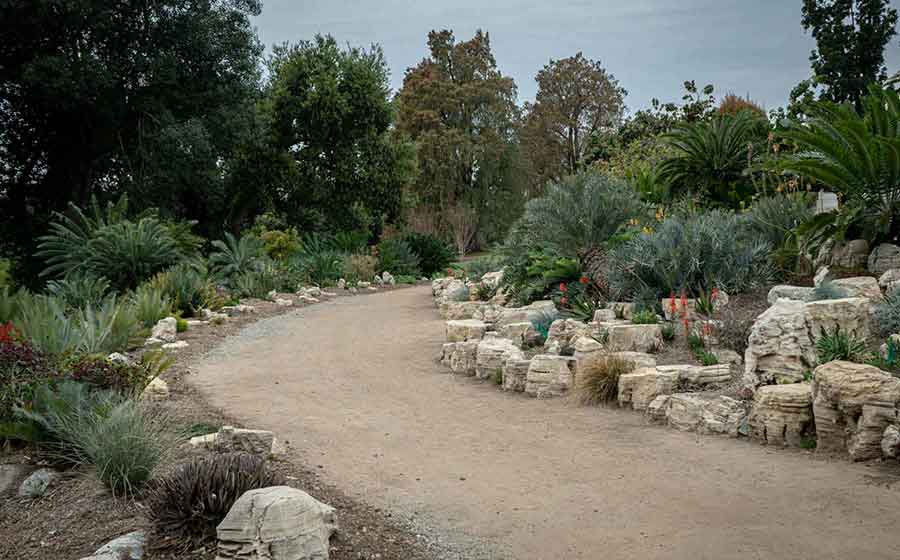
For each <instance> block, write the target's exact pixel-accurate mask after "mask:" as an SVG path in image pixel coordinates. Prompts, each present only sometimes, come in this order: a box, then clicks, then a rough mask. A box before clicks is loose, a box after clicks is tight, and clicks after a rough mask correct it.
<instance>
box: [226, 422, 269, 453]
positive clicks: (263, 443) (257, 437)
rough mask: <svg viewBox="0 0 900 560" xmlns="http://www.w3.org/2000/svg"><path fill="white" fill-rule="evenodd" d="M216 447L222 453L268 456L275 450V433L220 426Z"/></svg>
mask: <svg viewBox="0 0 900 560" xmlns="http://www.w3.org/2000/svg"><path fill="white" fill-rule="evenodd" d="M216 447H217V448H218V449H219V451H221V452H223V453H235V452H243V453H252V454H254V455H263V456H269V455H273V454H275V452H276V447H275V434H274V433H272V432H270V431H268V430H245V429H242V428H235V427H233V426H222V427H221V428H219V431H218V435H217V437H216Z"/></svg>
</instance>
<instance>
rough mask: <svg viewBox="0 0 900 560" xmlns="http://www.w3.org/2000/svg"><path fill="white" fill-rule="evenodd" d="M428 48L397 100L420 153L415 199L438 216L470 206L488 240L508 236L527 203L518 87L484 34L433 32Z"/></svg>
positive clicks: (401, 125) (404, 128)
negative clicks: (460, 37) (459, 36)
mask: <svg viewBox="0 0 900 560" xmlns="http://www.w3.org/2000/svg"><path fill="white" fill-rule="evenodd" d="M428 47H429V49H430V53H431V55H430V56H429V57H427V58H425V59H424V60H422V61H421V62H420V63H419V64H418V65H417V66H416V67H414V68H410V69H409V70H407V72H406V76H405V77H404V80H403V87H402V89H401V90H400V92H399V93H398V94H397V97H396V104H397V108H398V119H397V127H398V130H399V132H401V133H402V134H405V135H408V136H409V137H410V138H412V139H413V140H414V141H415V143H416V147H417V153H418V168H419V174H418V177H417V180H416V183H415V194H416V195H417V196H418V199H419V200H420V201H421V203H422V204H425V205H427V206H429V207H431V208H433V209H437V210H441V209H446V208H450V207H454V206H456V205H459V204H463V205H467V206H471V207H473V208H474V209H475V211H476V212H477V215H478V216H479V223H480V228H481V232H480V233H481V234H482V237H485V236H487V237H491V236H499V235H502V234H503V233H504V231H501V230H505V227H506V225H507V224H508V223H509V222H510V221H511V220H512V219H514V215H515V214H516V213H517V210H518V209H519V208H521V204H522V201H521V197H520V195H519V191H518V189H520V181H519V180H518V176H517V173H519V170H520V165H519V157H518V148H517V138H516V125H517V120H518V108H517V106H516V85H515V82H514V81H513V80H512V78H509V77H507V76H504V75H502V74H501V73H500V71H499V70H498V69H497V62H496V60H495V59H494V55H493V53H492V51H491V42H490V37H489V35H488V34H487V33H484V32H482V31H481V30H479V31H477V32H476V33H475V36H474V37H473V38H472V39H470V40H469V41H462V42H457V41H456V39H455V37H454V36H453V32H452V31H448V30H443V31H432V32H431V33H429V34H428Z"/></svg>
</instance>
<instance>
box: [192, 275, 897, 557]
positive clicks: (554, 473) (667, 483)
mask: <svg viewBox="0 0 900 560" xmlns="http://www.w3.org/2000/svg"><path fill="white" fill-rule="evenodd" d="M443 330H444V327H443V321H441V320H440V318H439V317H438V314H437V312H436V311H435V309H434V308H433V307H432V305H431V298H430V294H429V292H428V288H427V287H419V288H414V289H407V290H398V291H394V292H387V293H382V294H377V295H372V296H368V297H358V298H342V299H340V300H337V301H335V302H330V303H323V304H320V305H316V306H312V307H310V308H307V309H304V310H301V311H298V312H297V313H295V314H291V315H287V316H283V317H279V318H274V319H267V320H264V321H261V322H260V323H257V324H256V325H254V326H252V327H250V328H249V329H248V330H247V331H245V332H244V333H243V334H242V335H241V336H240V337H238V338H236V339H232V340H229V341H228V343H227V344H226V345H225V346H224V347H223V349H222V350H221V351H219V352H217V353H215V354H214V355H212V356H211V357H210V358H208V359H207V360H205V361H203V362H201V363H199V364H198V366H199V367H198V372H197V375H196V376H195V377H194V381H193V382H194V383H196V385H197V386H198V387H200V388H201V389H202V390H203V391H204V392H205V393H206V394H208V396H209V398H210V400H211V401H212V404H214V405H216V406H220V407H222V408H224V409H225V410H227V411H229V413H230V414H231V415H232V416H234V417H236V418H239V419H241V420H242V421H244V423H245V424H246V425H247V426H248V427H256V428H265V429H270V430H274V431H275V432H276V433H277V434H278V435H279V436H280V437H281V438H284V439H287V440H289V441H290V444H291V447H292V448H293V449H294V450H298V451H295V452H297V453H299V454H300V455H301V457H302V458H303V459H304V460H305V461H307V462H308V463H309V464H312V465H319V466H321V469H322V473H323V477H324V478H325V479H326V480H327V481H329V482H333V483H335V484H336V485H338V486H339V487H341V488H343V489H344V490H346V491H347V492H349V493H350V494H352V495H355V496H357V497H360V498H361V499H363V500H365V501H367V502H369V503H372V504H373V505H375V506H378V507H382V508H385V509H387V510H388V511H390V512H392V513H394V514H395V515H398V516H402V517H413V518H415V519H416V520H417V524H418V525H419V526H421V527H422V528H423V530H428V532H429V533H430V534H432V535H439V536H440V537H442V538H443V539H444V540H447V541H449V542H451V543H454V544H455V545H457V546H458V550H460V551H461V552H460V553H459V554H455V555H454V557H457V556H458V557H461V558H492V559H494V558H496V559H500V558H510V559H516V560H526V559H542V560H558V559H576V558H584V559H596V558H610V559H618V558H636V559H637V558H639V559H642V560H645V559H653V558H659V559H682V558H683V559H690V560H696V559H711V560H726V559H738V558H740V559H748V558H760V559H776V558H777V559H780V558H785V559H787V558H790V559H806V558H810V559H813V558H814V559H816V560H825V559H830V558H834V559H847V558H860V559H861V558H865V559H867V560H874V559H881V558H884V559H892V560H895V559H896V558H898V557H900V531H897V522H898V515H900V513H898V512H900V485H898V484H895V483H894V482H895V481H896V477H895V476H892V475H896V474H897V471H898V469H896V468H894V469H893V471H890V470H887V469H886V468H880V467H874V466H865V465H854V464H850V463H848V462H844V461H841V460H830V461H827V460H822V459H819V458H816V457H814V456H811V455H810V454H808V453H804V452H794V451H776V450H771V449H766V448H761V447H759V446H757V445H754V444H750V443H747V442H738V441H734V440H731V439H727V438H721V437H699V436H696V435H695V434H684V433H679V432H675V431H672V430H668V429H665V428H659V427H651V426H647V425H646V424H645V422H644V421H643V419H642V418H641V416H640V415H639V414H635V413H631V412H626V411H619V410H609V409H599V408H579V407H575V406H571V405H567V404H566V403H563V402H560V401H535V400H532V399H528V398H525V397H522V396H517V395H509V394H505V393H503V392H501V391H499V390H496V388H494V387H488V386H484V385H483V384H482V383H479V382H477V381H475V380H473V379H463V378H459V377H456V376H452V375H448V374H447V373H446V371H445V370H444V369H443V368H442V367H441V366H440V365H439V364H437V363H436V356H437V355H438V354H439V352H440V346H441V343H442V341H443ZM398 560H402V559H398Z"/></svg>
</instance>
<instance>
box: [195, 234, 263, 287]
mask: <svg viewBox="0 0 900 560" xmlns="http://www.w3.org/2000/svg"><path fill="white" fill-rule="evenodd" d="M212 244H213V247H214V248H215V249H216V250H215V251H213V253H212V254H211V255H210V256H209V263H210V265H211V266H212V269H213V271H214V272H215V274H216V276H217V277H219V278H221V279H223V280H227V279H229V278H231V277H233V276H235V275H237V274H245V273H248V272H251V271H253V270H256V269H258V267H259V265H260V262H261V260H262V257H263V254H264V253H263V243H262V241H260V240H259V239H257V238H256V237H253V236H252V235H244V236H242V237H240V238H236V237H235V236H233V235H232V234H230V233H225V240H224V241H222V240H216V241H213V242H212Z"/></svg>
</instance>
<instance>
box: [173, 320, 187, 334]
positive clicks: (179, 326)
mask: <svg viewBox="0 0 900 560" xmlns="http://www.w3.org/2000/svg"><path fill="white" fill-rule="evenodd" d="M175 330H176V332H180V333H183V332H187V330H188V322H187V321H186V320H184V319H182V318H181V317H178V318H177V319H175Z"/></svg>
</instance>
